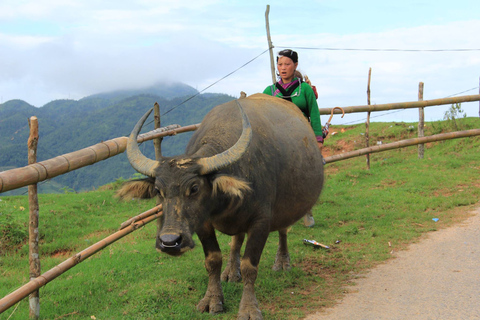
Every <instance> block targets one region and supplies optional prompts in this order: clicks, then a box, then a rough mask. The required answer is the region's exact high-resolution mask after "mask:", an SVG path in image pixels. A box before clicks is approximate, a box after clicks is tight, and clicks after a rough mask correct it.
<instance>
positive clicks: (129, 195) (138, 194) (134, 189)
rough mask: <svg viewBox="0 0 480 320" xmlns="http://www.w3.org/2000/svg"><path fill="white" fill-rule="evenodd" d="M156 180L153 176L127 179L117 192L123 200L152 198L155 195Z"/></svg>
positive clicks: (116, 194)
mask: <svg viewBox="0 0 480 320" xmlns="http://www.w3.org/2000/svg"><path fill="white" fill-rule="evenodd" d="M156 194H157V193H156V191H155V180H154V179H152V178H146V179H139V180H132V181H127V182H125V183H123V184H122V187H121V188H120V189H119V190H118V191H117V192H116V193H115V198H120V199H121V200H131V199H150V198H153V197H155V195H156Z"/></svg>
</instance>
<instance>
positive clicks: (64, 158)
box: [0, 124, 200, 193]
mask: <svg viewBox="0 0 480 320" xmlns="http://www.w3.org/2000/svg"><path fill="white" fill-rule="evenodd" d="M199 126H200V124H193V125H190V126H186V127H180V126H178V125H173V126H168V127H164V128H161V129H157V130H153V131H150V132H147V133H145V134H141V135H139V136H138V139H137V141H138V143H141V142H144V141H147V140H152V139H155V138H159V137H165V136H169V135H175V134H177V133H182V132H188V131H194V130H197V129H198V127H199ZM127 141H128V138H127V137H120V138H115V139H112V140H108V141H104V142H101V143H98V144H96V145H93V146H90V147H88V148H84V149H81V150H78V151H75V152H71V153H67V154H64V155H61V156H58V157H55V158H52V159H49V160H45V161H41V162H37V163H34V164H31V165H28V166H25V167H21V168H16V169H11V170H7V171H3V172H0V193H2V192H5V191H9V190H13V189H18V188H21V187H24V186H27V185H30V184H34V183H38V182H41V181H44V180H47V179H51V178H54V177H56V176H59V175H62V174H65V173H67V172H70V171H73V170H76V169H80V168H82V167H85V166H88V165H92V164H94V163H96V162H99V161H102V160H105V159H108V158H111V157H113V156H116V155H118V154H120V153H123V152H124V151H125V149H126V148H127Z"/></svg>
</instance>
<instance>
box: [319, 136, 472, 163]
mask: <svg viewBox="0 0 480 320" xmlns="http://www.w3.org/2000/svg"><path fill="white" fill-rule="evenodd" d="M478 135H480V129H472V130H465V131H456V132H448V133H441V134H436V135H433V136H428V137H422V138H413V139H407V140H400V141H396V142H392V143H387V144H384V145H380V146H372V147H369V148H364V149H358V150H354V151H350V152H345V153H341V154H336V155H333V156H330V157H326V158H325V162H326V163H331V162H335V161H340V160H345V159H350V158H354V157H359V156H362V155H365V154H367V153H376V152H381V151H387V150H392V149H398V148H404V147H409V146H413V145H417V144H422V143H428V142H434V141H442V140H450V139H458V138H466V137H473V136H478Z"/></svg>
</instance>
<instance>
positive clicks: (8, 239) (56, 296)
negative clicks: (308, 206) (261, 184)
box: [0, 118, 480, 319]
mask: <svg viewBox="0 0 480 320" xmlns="http://www.w3.org/2000/svg"><path fill="white" fill-rule="evenodd" d="M457 121H458V120H457ZM449 125H450V123H449V122H435V123H427V134H428V135H430V134H433V133H439V132H442V131H450V130H451V129H450V128H449ZM460 125H461V128H460V129H468V128H472V127H476V128H478V127H479V119H477V118H467V119H462V120H461V121H460ZM411 126H413V128H416V124H414V123H412V124H408V123H407V124H405V123H374V124H372V129H371V130H372V134H371V135H372V137H373V142H372V144H375V143H376V141H383V142H384V143H387V142H391V141H396V140H399V139H404V138H410V137H413V136H414V135H415V134H416V132H415V129H412V128H411ZM332 131H334V132H337V133H336V134H334V135H331V136H330V137H329V138H328V139H327V142H326V147H325V151H324V152H325V153H339V152H342V151H344V150H346V151H348V150H351V149H355V148H360V147H361V144H362V143H361V141H362V139H363V135H362V132H363V131H364V125H356V126H335V127H333V128H332ZM332 131H331V132H332ZM479 152H480V137H474V138H466V139H459V140H450V141H445V142H436V143H431V144H428V145H426V151H425V158H424V159H423V160H419V159H418V157H417V148H416V147H410V148H406V149H399V150H392V151H388V152H383V153H378V154H374V155H372V157H371V169H370V170H369V171H368V170H366V169H365V157H359V158H354V159H349V160H345V161H340V162H336V163H332V164H328V165H327V166H326V181H325V185H324V191H323V193H322V195H321V196H320V199H319V201H318V203H317V205H316V206H315V207H314V211H313V214H314V217H315V220H316V224H315V226H314V227H313V228H305V227H304V226H303V225H302V223H301V222H298V223H297V224H295V225H294V226H292V227H291V229H290V231H289V248H290V254H291V257H292V266H293V269H292V271H291V272H288V273H284V272H280V273H277V272H273V271H271V266H272V264H273V261H274V259H275V254H276V248H277V241H278V236H277V234H276V233H272V234H271V235H270V238H269V239H268V242H267V245H266V247H265V250H264V254H263V256H262V260H261V263H260V270H259V276H258V280H257V283H256V294H257V298H258V299H259V303H260V308H261V310H262V312H263V315H264V318H265V319H299V318H301V317H303V316H305V315H306V314H307V313H312V312H314V311H315V309H318V308H322V307H324V306H330V305H332V304H333V303H334V301H335V299H337V298H339V297H340V296H341V295H342V294H343V288H344V286H347V285H352V281H354V279H355V275H356V274H358V273H361V272H363V271H365V270H366V269H368V268H370V267H372V266H374V265H376V264H378V263H380V262H382V261H385V260H386V259H389V258H390V257H391V253H392V251H397V250H402V249H403V248H405V246H406V245H407V244H408V243H411V242H413V241H416V240H417V239H418V238H419V237H421V236H422V234H424V233H425V232H429V231H435V230H438V229H440V228H444V227H446V226H449V225H451V224H453V223H455V222H458V221H461V220H462V219H465V218H466V217H467V216H468V215H469V209H471V208H472V207H473V206H474V205H478V201H479V199H480V183H479V176H480V165H479V162H478V160H479V156H478V154H479ZM114 188H115V185H110V186H107V187H106V188H104V189H102V190H98V191H94V192H86V193H79V194H73V193H68V194H61V195H60V194H57V195H52V194H50V195H41V196H40V198H39V201H40V217H41V220H40V221H41V222H40V239H41V259H42V272H45V271H47V270H48V269H50V268H52V267H53V266H54V265H56V264H58V263H60V262H62V261H64V260H65V259H67V258H68V257H70V256H72V255H73V254H74V253H75V252H78V251H80V250H82V249H84V248H86V247H88V246H89V245H91V244H93V243H95V242H96V241H98V240H100V239H102V238H104V237H105V236H107V235H109V234H110V233H113V232H114V231H116V230H117V228H118V226H119V225H120V223H121V222H123V221H125V220H127V219H128V218H129V217H131V216H134V215H136V214H138V213H140V212H143V211H145V210H147V209H148V208H150V207H153V206H154V202H153V201H151V200H150V201H144V202H140V201H130V202H126V203H124V202H118V201H117V200H115V199H114V198H113V194H114V190H113V189H114ZM0 199H1V200H2V201H0V297H3V296H5V295H6V294H8V293H9V292H12V291H13V290H15V289H16V288H18V287H19V286H20V285H22V284H24V283H26V282H28V280H29V274H28V254H27V252H28V245H27V244H26V238H27V233H26V230H27V225H28V222H27V219H28V212H27V211H28V209H26V208H27V199H26V197H20V196H14V197H0ZM433 218H438V219H439V220H438V222H435V221H433V220H432V219H433ZM155 229H156V226H155V223H151V224H149V225H147V226H146V227H144V228H141V229H140V230H138V231H136V232H134V233H133V234H131V235H129V236H127V237H125V238H123V239H122V240H120V241H118V242H117V243H114V244H112V245H111V246H109V247H107V248H106V249H105V250H103V251H102V252H101V253H99V254H97V255H95V256H93V257H91V258H90V259H88V260H87V261H85V262H83V263H81V264H80V265H78V266H76V267H74V268H73V269H71V270H69V271H68V272H66V273H65V274H63V275H62V276H60V277H59V278H58V279H56V280H54V281H53V282H51V283H49V284H48V285H47V286H45V287H44V288H42V289H41V290H40V295H41V318H42V319H59V318H62V319H63V318H65V319H90V318H92V319H93V317H95V318H96V319H119V318H122V319H235V318H236V313H237V312H238V304H239V302H240V298H241V293H242V285H241V284H232V283H226V284H224V285H223V287H224V294H225V309H226V312H225V313H224V314H222V315H219V316H215V317H212V316H210V315H208V314H199V313H198V312H197V311H196V310H195V305H196V303H198V301H199V300H200V299H201V298H202V297H203V295H204V293H205V290H206V286H207V276H206V271H205V269H204V266H203V252H202V250H201V248H200V247H197V248H195V249H194V250H192V251H190V252H188V253H186V254H185V255H183V256H181V257H178V258H175V257H170V256H167V255H165V254H160V253H158V252H156V251H155V248H154V237H155ZM303 239H312V240H316V241H318V242H321V243H323V244H326V245H329V246H330V247H331V249H329V250H324V249H318V250H315V249H314V248H312V247H308V246H305V245H304V244H303ZM219 241H220V245H221V248H222V252H223V255H224V264H225V258H226V257H227V255H228V251H229V250H228V243H229V241H230V239H229V237H227V236H224V235H219ZM196 243H197V245H200V244H199V241H198V239H196ZM12 313H13V314H12ZM11 314H12V317H11V318H10V319H26V318H27V317H28V299H27V300H23V301H22V302H20V304H19V305H18V308H16V309H15V307H12V308H11V309H9V310H7V311H6V312H5V313H4V314H1V315H0V319H7V318H8V317H9V316H10V315H11Z"/></svg>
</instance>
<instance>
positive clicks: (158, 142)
mask: <svg viewBox="0 0 480 320" xmlns="http://www.w3.org/2000/svg"><path fill="white" fill-rule="evenodd" d="M153 110H154V113H155V117H154V126H155V129H158V128H160V106H159V105H158V103H156V102H155V105H154V106H153ZM153 145H154V146H155V159H156V160H157V161H159V160H160V159H161V158H162V138H156V139H153ZM155 198H156V199H155V201H156V204H157V206H161V202H160V198H159V197H155ZM161 229H162V219H157V233H158V232H160V230H161Z"/></svg>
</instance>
